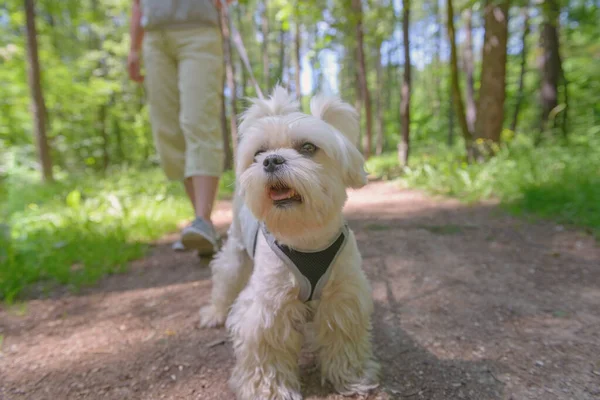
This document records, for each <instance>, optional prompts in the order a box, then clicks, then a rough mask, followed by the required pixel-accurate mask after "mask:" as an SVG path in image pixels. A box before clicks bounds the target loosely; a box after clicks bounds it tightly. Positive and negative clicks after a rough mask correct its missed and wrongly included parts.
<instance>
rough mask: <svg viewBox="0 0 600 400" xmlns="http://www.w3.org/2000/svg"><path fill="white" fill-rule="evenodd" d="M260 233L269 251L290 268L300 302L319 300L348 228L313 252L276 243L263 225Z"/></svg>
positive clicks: (344, 240)
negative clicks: (298, 285) (297, 288)
mask: <svg viewBox="0 0 600 400" xmlns="http://www.w3.org/2000/svg"><path fill="white" fill-rule="evenodd" d="M262 231H263V234H264V235H265V239H266V240H267V243H268V244H269V247H270V248H271V250H273V252H275V254H277V256H278V257H279V258H280V259H281V260H282V261H283V262H284V263H285V264H286V265H287V266H288V267H289V268H290V270H291V271H292V273H293V274H294V276H295V277H296V279H297V280H298V282H299V283H300V295H299V297H300V300H301V301H304V302H307V301H311V300H317V299H319V298H320V297H321V292H322V290H323V287H324V286H325V284H326V283H327V280H328V279H329V276H330V275H331V267H332V266H333V264H334V263H335V260H336V259H337V257H338V256H339V254H340V253H341V251H342V249H343V248H344V246H345V244H346V241H347V239H348V226H347V225H344V226H343V227H342V230H341V232H340V234H339V235H338V236H337V237H336V238H335V239H334V240H333V242H332V243H330V244H329V245H328V246H326V247H325V248H323V249H321V250H315V251H298V250H294V249H291V248H290V247H288V246H286V245H282V244H280V243H278V242H277V241H276V240H275V237H274V236H273V235H272V234H271V233H270V232H269V231H267V229H266V227H265V226H264V225H262Z"/></svg>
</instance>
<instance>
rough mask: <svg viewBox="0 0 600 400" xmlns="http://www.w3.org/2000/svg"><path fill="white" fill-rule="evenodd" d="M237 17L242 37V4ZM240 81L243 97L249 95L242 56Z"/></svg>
mask: <svg viewBox="0 0 600 400" xmlns="http://www.w3.org/2000/svg"><path fill="white" fill-rule="evenodd" d="M236 17H237V24H238V32H239V33H240V35H242V37H243V36H244V29H243V27H244V24H243V21H242V5H241V4H238V6H237V7H236ZM248 57H250V54H248ZM250 65H252V61H250ZM240 75H241V76H240V81H241V82H240V83H241V84H242V88H241V93H242V97H246V96H247V92H248V73H247V72H246V68H244V62H243V61H242V60H241V57H240ZM267 88H268V87H267V86H265V89H267ZM225 119H226V120H227V117H225Z"/></svg>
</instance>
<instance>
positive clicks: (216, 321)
mask: <svg viewBox="0 0 600 400" xmlns="http://www.w3.org/2000/svg"><path fill="white" fill-rule="evenodd" d="M226 318H227V313H224V312H220V311H219V310H217V309H216V308H215V306H213V305H212V304H210V305H208V306H204V307H202V308H201V309H200V327H202V328H218V327H221V326H223V325H224V324H225V319H226Z"/></svg>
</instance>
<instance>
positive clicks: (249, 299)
mask: <svg viewBox="0 0 600 400" xmlns="http://www.w3.org/2000/svg"><path fill="white" fill-rule="evenodd" d="M274 297H275V298H277V301H274ZM279 300H281V296H273V297H271V296H265V295H264V294H263V295H258V294H257V293H256V291H255V289H254V288H253V287H252V282H250V284H249V286H248V287H246V288H245V289H244V290H243V291H242V293H241V294H240V296H239V298H238V299H237V300H236V302H235V303H234V305H233V307H232V310H231V313H230V315H229V317H228V319H227V327H228V329H229V330H230V332H231V335H232V337H233V346H234V353H235V358H236V361H235V366H234V368H233V372H232V375H231V379H230V381H229V383H230V386H231V389H232V390H233V391H234V392H235V394H236V396H237V398H238V399H239V400H301V399H302V395H301V393H300V380H299V370H298V358H299V355H300V349H301V347H302V342H303V336H302V334H301V333H300V332H299V330H298V328H299V327H300V326H301V324H303V323H304V322H305V319H306V316H305V306H304V304H302V303H301V302H300V301H298V300H297V299H296V298H293V297H291V296H290V297H289V298H287V299H285V300H284V301H283V302H279Z"/></svg>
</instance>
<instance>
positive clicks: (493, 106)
mask: <svg viewBox="0 0 600 400" xmlns="http://www.w3.org/2000/svg"><path fill="white" fill-rule="evenodd" d="M508 5H509V0H501V1H500V2H495V1H493V0H487V2H486V5H485V10H484V16H485V35H484V38H483V57H482V62H481V86H480V89H479V99H478V104H477V120H476V121H475V136H476V137H477V139H483V140H484V143H485V146H486V148H485V150H486V151H487V152H490V151H492V148H491V147H490V144H491V143H492V142H493V143H499V142H500V134H501V133H502V123H503V122H504V99H505V97H506V44H507V39H508Z"/></svg>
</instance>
